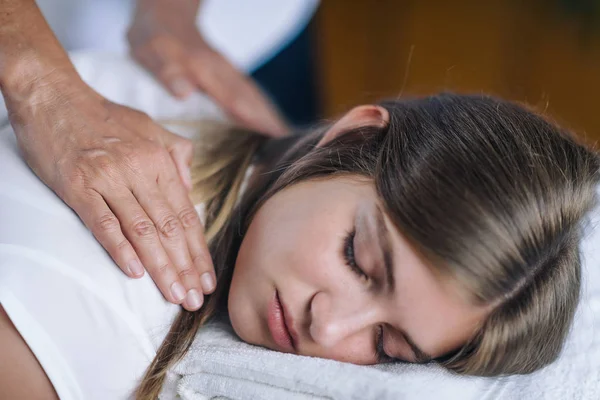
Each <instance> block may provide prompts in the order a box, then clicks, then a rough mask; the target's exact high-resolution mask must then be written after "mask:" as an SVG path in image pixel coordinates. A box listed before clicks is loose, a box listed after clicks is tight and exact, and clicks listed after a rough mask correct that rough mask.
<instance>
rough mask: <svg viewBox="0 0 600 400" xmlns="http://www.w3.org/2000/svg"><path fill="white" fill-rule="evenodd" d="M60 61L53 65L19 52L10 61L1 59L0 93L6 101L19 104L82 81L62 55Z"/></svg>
mask: <svg viewBox="0 0 600 400" xmlns="http://www.w3.org/2000/svg"><path fill="white" fill-rule="evenodd" d="M64 58H65V60H60V62H57V60H47V59H45V58H44V57H42V56H40V55H39V54H38V53H37V52H35V51H21V52H19V54H18V55H17V56H15V57H13V58H6V59H4V60H2V65H0V91H1V92H2V94H3V95H4V97H5V98H6V99H7V100H12V101H20V100H26V99H28V98H30V97H31V96H34V95H35V94H36V93H39V92H40V91H44V90H46V89H47V88H48V87H52V86H54V85H57V84H61V83H65V82H68V83H69V85H71V84H77V83H78V82H82V81H81V78H79V75H78V74H77V72H76V71H75V68H74V67H73V65H72V64H71V63H70V61H69V59H68V58H67V57H66V55H65V57H64ZM64 86H67V85H64Z"/></svg>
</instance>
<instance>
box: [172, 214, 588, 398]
mask: <svg viewBox="0 0 600 400" xmlns="http://www.w3.org/2000/svg"><path fill="white" fill-rule="evenodd" d="M599 222H600V212H598V210H595V211H594V213H593V214H592V219H591V224H590V229H588V231H587V232H588V233H587V236H586V238H585V239H584V241H583V243H582V246H581V248H582V252H583V278H584V279H583V293H582V299H581V303H580V305H579V308H578V310H577V313H576V316H575V321H574V325H573V329H572V331H571V334H570V336H569V338H568V341H567V343H566V346H565V349H564V351H563V353H562V354H561V356H560V358H559V359H558V360H557V361H556V362H554V363H553V364H551V365H550V366H548V367H546V368H544V369H542V370H540V371H537V372H535V373H533V374H530V375H514V376H506V377H499V378H480V377H464V376H458V375H455V374H452V373H449V372H447V371H445V370H443V369H442V368H441V367H438V366H434V365H411V364H394V365H379V366H357V365H353V364H348V363H341V362H337V361H332V360H325V359H319V358H314V357H305V356H297V355H293V354H285V353H278V352H275V351H271V350H268V349H265V348H262V347H258V346H253V345H250V344H247V343H244V342H242V341H241V340H240V339H239V338H237V336H236V335H235V334H234V332H233V330H232V329H231V327H230V326H229V325H228V324H226V323H223V322H215V323H212V324H210V325H208V326H206V327H204V328H203V329H202V330H201V332H200V333H199V334H198V336H197V338H196V340H195V342H194V344H193V345H192V348H191V349H190V351H189V353H188V354H187V356H186V357H184V359H183V360H182V361H181V362H180V363H179V364H178V365H176V367H175V368H174V369H173V370H172V371H171V374H170V375H169V379H168V381H167V384H166V385H165V387H164V389H163V394H162V396H161V399H165V400H169V399H172V398H175V396H177V395H178V396H180V398H182V399H185V400H205V399H221V398H224V399H235V400H244V399H265V400H279V399H302V400H304V399H357V400H358V399H360V400H366V399H448V400H452V399H457V400H458V399H461V400H469V399H478V400H479V399H485V400H491V399H525V400H529V399H532V400H533V399H536V400H537V399H552V400H554V399H568V400H588V399H600V267H599V266H600V227H598V228H595V226H596V225H598V223H599Z"/></svg>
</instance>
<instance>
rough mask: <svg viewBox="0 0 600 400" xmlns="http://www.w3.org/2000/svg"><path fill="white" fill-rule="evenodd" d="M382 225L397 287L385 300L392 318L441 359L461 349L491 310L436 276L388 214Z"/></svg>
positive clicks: (418, 342)
mask: <svg viewBox="0 0 600 400" xmlns="http://www.w3.org/2000/svg"><path fill="white" fill-rule="evenodd" d="M371 218H374V215H373V217H371ZM383 222H384V224H385V227H386V229H387V232H388V238H389V245H390V248H391V251H392V254H393V268H394V279H395V284H396V290H395V292H394V293H393V294H391V295H390V297H389V298H388V299H386V301H389V302H390V307H389V309H390V310H391V314H392V315H391V316H390V317H391V318H393V319H394V320H395V321H396V322H397V324H398V326H401V327H402V328H403V330H405V331H406V332H407V333H408V334H409V336H411V337H412V339H413V340H414V341H415V342H416V343H417V344H418V345H419V346H420V347H421V348H422V349H423V350H424V351H426V352H428V353H430V354H433V355H436V356H437V355H442V354H445V353H447V352H449V351H452V350H454V349H456V348H457V347H459V346H461V345H462V344H463V343H464V342H465V341H467V340H468V339H469V338H470V337H471V336H472V335H473V334H474V333H475V332H476V331H477V329H478V328H479V327H480V325H481V323H482V322H483V320H484V318H485V317H486V315H487V314H488V313H489V308H488V307H482V306H478V305H474V304H471V303H470V302H468V300H467V299H466V296H464V295H463V294H462V293H461V292H460V290H459V288H458V286H457V284H456V283H455V282H453V281H452V280H450V279H448V278H444V277H443V274H438V273H435V272H434V270H433V268H434V267H433V266H431V265H429V264H428V262H427V261H426V260H424V259H423V258H422V256H421V255H420V254H419V253H418V252H417V251H416V250H415V249H414V248H413V247H412V245H411V243H410V241H408V240H407V239H406V238H405V237H404V236H403V235H402V234H401V232H400V231H399V230H398V229H396V227H395V226H394V225H393V224H392V222H391V220H390V218H389V217H388V216H387V215H385V214H384V216H383ZM441 267H442V268H443V266H441Z"/></svg>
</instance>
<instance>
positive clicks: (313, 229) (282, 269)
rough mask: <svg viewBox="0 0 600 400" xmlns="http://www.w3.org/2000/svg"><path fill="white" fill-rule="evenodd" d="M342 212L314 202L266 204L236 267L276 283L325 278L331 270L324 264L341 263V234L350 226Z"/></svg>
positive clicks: (249, 233)
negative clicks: (268, 278)
mask: <svg viewBox="0 0 600 400" xmlns="http://www.w3.org/2000/svg"><path fill="white" fill-rule="evenodd" d="M311 203H312V204H311ZM291 204H294V203H291ZM344 211H345V210H340V209H338V210H335V209H333V208H331V207H328V206H326V207H322V206H318V205H315V204H314V202H305V203H304V204H303V205H302V206H300V207H291V206H289V204H288V205H287V206H285V205H283V204H278V203H277V202H273V203H272V204H269V203H267V204H265V206H263V208H261V210H259V212H258V213H257V214H256V216H255V218H254V220H253V221H252V223H251V225H250V227H249V229H248V232H247V234H246V237H245V238H244V242H243V243H242V247H241V249H240V254H239V256H238V263H237V264H236V269H237V268H238V267H240V268H244V269H246V268H252V269H253V270H255V272H257V273H259V274H261V275H263V277H264V275H267V276H270V277H272V278H273V279H276V278H278V279H279V280H280V282H278V283H282V282H281V279H282V278H281V277H282V276H285V277H286V280H291V279H294V278H296V279H301V280H302V281H304V282H318V281H319V280H322V279H324V278H326V277H327V276H328V275H329V274H330V270H331V268H327V266H328V265H331V264H332V263H337V264H340V263H341V256H340V255H339V254H340V250H341V244H342V240H343V236H344V233H345V232H346V230H349V229H351V227H352V222H353V221H352V219H351V218H349V217H348V215H347V214H348V213H347V212H344ZM337 264H336V265H337Z"/></svg>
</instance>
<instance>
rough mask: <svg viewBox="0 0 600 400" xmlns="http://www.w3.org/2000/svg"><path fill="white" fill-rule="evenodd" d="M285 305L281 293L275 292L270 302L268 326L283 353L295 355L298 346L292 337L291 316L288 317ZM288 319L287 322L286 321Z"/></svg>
mask: <svg viewBox="0 0 600 400" xmlns="http://www.w3.org/2000/svg"><path fill="white" fill-rule="evenodd" d="M285 311H286V308H285V305H284V304H282V303H281V300H280V298H279V292H278V291H277V290H275V294H274V296H273V298H272V299H271V301H270V302H269V311H268V312H269V315H268V325H269V331H270V332H271V336H272V337H273V340H274V341H275V343H276V344H277V346H279V347H280V348H281V349H283V352H286V353H295V352H296V344H295V340H294V337H293V336H292V333H293V332H291V330H290V327H292V326H293V325H292V321H291V315H290V314H289V313H288V314H287V315H286V312H285ZM286 319H287V321H286Z"/></svg>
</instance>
